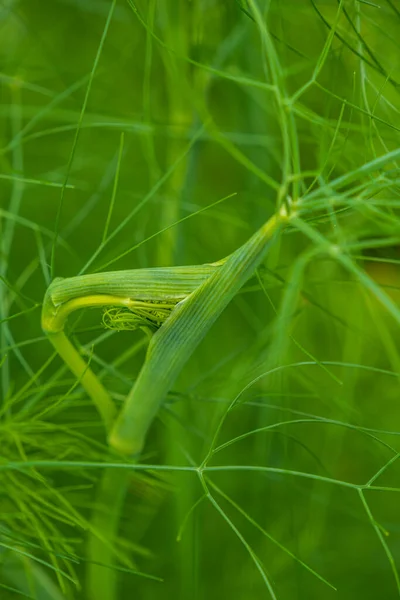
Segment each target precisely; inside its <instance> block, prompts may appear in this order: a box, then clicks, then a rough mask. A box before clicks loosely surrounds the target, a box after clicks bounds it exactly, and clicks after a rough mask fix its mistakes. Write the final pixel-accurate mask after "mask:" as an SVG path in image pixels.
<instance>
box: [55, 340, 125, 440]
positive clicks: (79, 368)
mask: <svg viewBox="0 0 400 600" xmlns="http://www.w3.org/2000/svg"><path fill="white" fill-rule="evenodd" d="M47 336H48V338H49V340H50V342H51V343H52V344H53V346H54V348H55V349H56V350H57V352H58V354H59V355H60V356H61V358H62V359H63V361H64V362H65V364H66V365H67V366H68V367H69V368H70V369H71V371H72V373H73V374H74V375H75V377H76V378H77V379H78V380H79V381H80V383H81V384H82V386H83V387H84V389H85V390H86V392H87V393H88V395H89V396H90V398H91V399H92V400H93V402H94V404H95V405H96V407H97V410H98V411H99V413H100V415H101V418H102V419H103V422H104V425H105V428H106V430H107V431H109V430H110V429H111V427H112V424H113V422H114V420H115V418H116V415H117V409H116V407H115V404H114V402H113V401H112V400H111V397H110V395H109V393H108V392H107V390H106V389H105V387H104V386H103V384H102V383H101V382H100V381H99V379H98V378H97V377H96V375H95V374H94V373H93V371H92V370H91V368H90V367H89V365H87V364H86V363H85V361H84V360H83V358H82V357H81V355H80V354H79V352H78V351H77V350H76V348H75V347H74V346H73V345H72V344H71V342H70V341H69V339H68V338H67V336H66V335H65V333H64V331H58V332H56V333H47Z"/></svg>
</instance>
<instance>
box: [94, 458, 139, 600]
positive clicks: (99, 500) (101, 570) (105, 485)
mask: <svg viewBox="0 0 400 600" xmlns="http://www.w3.org/2000/svg"><path fill="white" fill-rule="evenodd" d="M130 477H131V473H130V472H129V470H127V469H112V468H109V469H106V470H105V471H104V473H103V476H102V478H101V480H100V483H99V487H98V491H97V494H96V504H95V506H94V509H93V513H92V518H91V526H92V527H91V532H90V534H89V538H88V546H87V556H88V560H89V563H88V566H87V570H86V588H87V594H88V598H89V600H117V598H118V596H117V593H116V592H117V584H118V571H116V570H115V569H113V564H114V563H115V557H116V553H117V552H116V549H115V543H116V541H117V538H118V530H119V527H120V522H121V512H122V508H123V505H124V501H125V496H126V491H127V489H128V484H129V480H130ZM96 532H99V533H100V534H101V539H100V538H99V536H98V535H96Z"/></svg>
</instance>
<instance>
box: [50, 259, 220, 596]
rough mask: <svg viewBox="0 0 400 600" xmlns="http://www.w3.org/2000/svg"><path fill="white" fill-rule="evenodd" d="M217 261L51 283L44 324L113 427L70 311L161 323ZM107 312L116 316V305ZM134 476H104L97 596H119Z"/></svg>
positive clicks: (93, 553)
mask: <svg viewBox="0 0 400 600" xmlns="http://www.w3.org/2000/svg"><path fill="white" fill-rule="evenodd" d="M217 267H218V265H196V266H193V267H174V268H165V269H137V270H132V271H117V272H111V273H101V274H93V275H82V276H78V277H71V278H67V279H61V278H58V279H55V280H54V281H53V282H52V284H51V285H50V286H49V288H48V290H47V292H46V296H45V299H44V303H43V311H42V327H43V329H44V331H45V332H46V334H47V336H48V338H49V340H50V341H51V343H52V344H53V346H54V347H55V348H56V350H57V351H58V352H59V354H60V356H61V357H62V359H63V360H64V362H65V363H66V364H67V365H68V367H69V368H70V369H71V371H72V372H73V373H74V375H75V376H76V377H77V378H78V379H79V380H80V382H81V384H82V385H83V387H84V389H85V390H86V392H87V393H88V394H89V396H90V397H91V398H92V400H93V402H94V403H95V405H96V406H97V408H98V410H99V412H100V414H101V416H102V419H103V422H104V425H105V428H106V431H107V432H109V431H110V429H111V427H112V424H113V422H114V420H115V417H116V407H115V405H114V403H113V401H112V399H111V398H110V396H109V393H108V392H107V390H106V389H105V387H104V386H103V385H102V383H101V382H100V381H99V380H98V378H97V377H96V375H95V374H94V373H93V371H92V370H91V369H90V368H89V366H88V365H86V363H85V361H84V360H83V358H82V357H81V356H80V354H79V353H78V351H77V350H76V348H75V347H74V346H73V345H72V344H71V342H70V341H69V340H68V338H67V336H66V335H65V333H64V327H65V324H66V321H67V319H68V316H69V315H70V314H71V313H72V312H74V311H75V310H78V309H80V308H89V307H112V308H115V307H119V308H120V309H121V311H123V310H125V311H128V314H125V315H124V314H123V313H122V327H123V326H124V325H123V319H125V321H126V320H128V322H129V325H131V324H132V322H133V323H134V324H135V323H136V324H137V326H144V327H146V328H150V329H151V326H159V325H160V320H161V321H162V320H164V319H165V318H166V317H167V316H168V315H169V314H170V313H171V311H172V309H173V308H174V307H175V305H176V304H177V303H178V302H179V301H181V300H183V299H184V298H186V297H187V296H188V295H189V294H190V293H192V292H193V290H195V289H197V288H198V287H199V285H201V283H202V282H204V281H205V280H206V279H207V278H208V277H209V276H210V274H211V273H213V272H214V271H215V270H216V269H217ZM107 314H108V316H109V318H113V317H112V313H111V312H110V311H109V312H108V313H107ZM110 315H111V316H110ZM129 315H130V316H129ZM118 323H119V320H118ZM129 478H130V473H129V472H128V471H124V470H119V469H117V470H115V469H106V470H105V472H104V475H103V477H102V479H101V481H100V485H99V489H98V492H97V494H96V503H95V506H94V510H93V515H92V529H91V532H90V534H89V538H88V547H87V553H88V560H89V563H88V568H87V579H86V581H87V594H88V598H90V599H91V600H114V599H115V598H116V587H117V576H116V572H115V571H114V570H113V569H112V565H113V562H114V561H115V553H114V551H113V548H114V547H115V539H116V537H117V535H118V529H119V523H120V518H121V510H122V506H123V503H124V498H125V495H126V489H127V486H128V483H129ZM96 532H99V535H100V536H101V537H99V535H96ZM102 565H105V566H102Z"/></svg>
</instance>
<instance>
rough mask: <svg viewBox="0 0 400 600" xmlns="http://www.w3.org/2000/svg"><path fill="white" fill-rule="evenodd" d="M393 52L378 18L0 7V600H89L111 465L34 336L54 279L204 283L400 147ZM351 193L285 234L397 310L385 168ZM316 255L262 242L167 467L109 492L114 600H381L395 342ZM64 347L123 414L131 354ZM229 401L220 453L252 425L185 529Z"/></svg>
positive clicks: (213, 0) (377, 9)
mask: <svg viewBox="0 0 400 600" xmlns="http://www.w3.org/2000/svg"><path fill="white" fill-rule="evenodd" d="M260 20H261V22H262V23H263V26H260ZM399 40H400V7H399V5H398V3H397V2H396V1H395V0H391V1H389V0H382V1H381V2H379V6H378V4H376V3H374V2H366V1H365V2H364V1H363V2H361V0H345V1H342V2H336V1H335V0H324V1H321V0H293V1H285V2H280V1H279V0H271V1H266V0H259V1H258V3H257V2H253V1H252V0H251V1H250V0H249V2H246V1H245V0H238V1H236V2H235V1H234V0H225V1H222V0H147V1H145V0H139V1H137V2H135V3H129V2H125V1H123V0H118V1H117V2H110V1H109V0H107V1H106V0H40V1H39V0H3V2H2V3H1V5H0V67H1V68H0V70H1V72H0V89H1V105H0V115H1V116H0V123H1V126H0V147H1V149H0V236H1V239H0V244H1V255H0V275H1V281H0V286H1V287H0V310H1V315H0V317H1V357H2V358H1V360H0V363H1V370H0V375H1V396H2V401H3V409H2V411H1V419H2V420H1V425H0V448H1V451H0V452H1V455H0V469H1V470H0V480H1V481H0V486H1V487H0V584H1V586H2V588H1V592H0V596H1V598H2V599H3V598H4V599H5V600H8V599H11V600H12V599H14V598H24V597H30V598H37V599H38V600H45V599H50V598H53V599H60V598H65V599H73V598H76V599H86V598H88V599H89V598H92V596H90V593H91V592H90V589H89V587H88V585H87V583H86V581H87V571H88V568H89V567H88V565H89V562H88V560H89V559H88V555H87V537H88V529H90V527H89V525H88V523H89V522H90V518H91V517H90V515H91V512H92V509H93V507H94V506H95V505H96V493H97V492H96V490H97V487H98V482H99V480H100V478H101V475H102V469H101V468H92V467H90V465H89V463H90V462H97V463H101V462H104V461H106V462H118V461H119V460H120V459H119V458H118V457H115V456H111V457H110V456H109V455H108V450H107V448H106V445H105V438H104V434H103V432H102V428H101V424H100V423H99V422H98V415H97V413H96V411H95V410H94V408H93V407H92V406H91V405H90V403H89V402H88V399H87V397H85V394H84V392H83V390H81V388H80V387H79V386H76V382H75V381H74V379H73V377H72V376H71V375H70V373H69V372H68V371H67V369H66V368H65V367H63V366H62V364H61V361H60V359H59V358H58V357H55V356H54V355H52V349H51V347H50V344H49V343H48V341H47V340H46V339H45V337H44V336H43V335H42V332H41V329H40V305H41V302H42V298H43V295H44V293H45V290H46V288H47V286H48V285H49V283H50V281H51V278H52V277H53V276H62V277H67V276H74V275H77V274H79V273H81V272H94V271H96V270H100V271H102V270H112V269H123V268H124V269H130V268H132V269H133V268H139V267H147V266H168V265H176V264H197V263H206V262H213V261H216V260H218V259H220V258H222V257H223V256H226V255H228V254H229V253H231V252H233V251H234V250H235V249H236V248H237V247H239V246H240V244H242V243H243V242H244V241H246V240H247V239H248V237H250V235H251V234H252V233H253V232H254V231H255V230H256V229H257V228H258V227H259V226H260V225H261V224H262V223H263V222H264V221H265V220H266V219H267V218H268V217H269V216H270V215H271V214H272V213H273V211H274V207H275V204H276V198H277V189H278V188H279V186H281V190H282V189H284V190H285V194H288V195H291V196H293V197H294V198H295V199H297V197H296V195H299V196H302V195H304V194H306V193H307V191H308V190H309V189H310V186H313V189H316V188H317V187H318V186H323V185H324V184H326V183H329V182H330V181H331V180H332V179H334V177H337V176H340V175H342V174H344V173H347V172H349V171H351V170H353V169H356V168H357V167H360V166H361V165H363V164H364V163H366V162H368V161H371V160H373V159H374V158H376V157H377V156H381V155H382V154H385V153H387V152H390V151H392V150H395V149H396V148H398V146H399V139H400V138H399V128H400V115H399V109H398V107H399V85H400V59H399V56H400V50H399ZM303 86H304V87H303ZM296 152H297V153H298V156H299V159H298V161H297V162H298V164H299V165H300V170H298V169H297V170H296V160H297V159H296ZM288 165H289V166H290V169H289V170H290V173H288V172H287V171H285V169H286V168H287V166H288ZM271 182H273V183H272V184H271ZM274 182H275V183H274ZM359 183H360V186H361V188H360V189H361V192H360V195H359V196H358V195H357V194H358V192H357V189H356V188H354V189H353V190H350V191H349V189H348V188H346V189H345V190H342V192H341V193H342V194H343V197H344V198H345V199H346V193H347V192H349V196H351V197H352V198H353V199H354V202H353V204H351V203H350V202H348V203H347V204H346V202H345V203H344V205H343V207H342V210H339V209H338V210H337V211H336V209H335V203H334V196H335V194H333V193H332V197H330V199H329V198H327V199H326V198H325V196H323V195H322V196H321V198H322V200H321V203H320V206H319V208H318V209H313V210H311V209H310V211H309V213H307V215H306V216H307V218H308V219H309V223H310V225H311V226H312V227H313V228H314V229H315V231H319V232H322V233H323V235H324V236H326V238H328V239H329V240H330V241H332V242H333V243H336V244H338V245H340V246H342V247H343V248H348V252H349V255H350V256H351V257H352V260H353V261H354V264H356V265H358V266H357V268H359V269H362V271H361V272H363V273H364V272H365V273H366V274H367V276H368V277H369V278H371V279H368V281H373V282H377V284H379V285H380V286H381V287H380V288H379V289H381V290H383V291H384V292H385V294H387V296H386V297H388V298H390V300H391V301H392V302H393V303H394V304H398V300H399V297H400V296H399V286H400V273H399V260H400V254H399V243H400V240H399V238H400V222H399V219H398V208H399V206H400V203H399V188H398V167H397V164H396V163H394V162H393V163H391V164H390V166H388V167H387V169H386V172H385V176H382V177H381V178H380V179H379V177H378V175H376V177H375V179H374V178H373V177H372V178H371V179H368V178H367V179H366V180H363V179H362V178H361V179H360V178H359ZM362 186H364V187H362ZM278 191H279V190H278ZM233 194H234V195H233ZM226 197H227V198H226ZM224 198H226V199H225V200H223V199H224ZM370 199H373V202H375V204H374V203H373V204H372V208H371V205H370V204H368V202H369V200H370ZM221 200H223V201H222V202H219V201H221ZM110 206H111V207H112V213H111V218H110V222H109V229H108V234H107V236H106V238H104V231H105V224H106V221H107V215H108V214H109V211H110ZM208 207H209V208H208ZM198 211H202V212H200V213H199V214H194V213H197V212H198ZM191 215H193V216H191ZM186 218H187V220H186ZM182 219H185V220H183V222H181V223H179V224H176V222H177V221H180V220H182ZM55 235H56V237H55ZM104 239H105V241H104ZM313 245H314V243H313V242H312V241H311V240H309V239H307V238H306V236H304V235H303V234H302V233H300V232H298V231H295V230H290V231H289V232H288V233H287V235H284V236H282V238H281V239H280V242H279V245H278V246H277V247H276V248H274V249H273V250H272V251H271V253H270V254H269V255H268V257H267V259H266V261H265V264H264V265H263V267H262V268H261V269H260V271H259V273H258V277H255V278H253V279H252V280H251V281H249V282H248V284H247V285H246V286H245V288H244V290H243V291H242V292H241V293H240V294H239V295H238V296H237V297H236V299H235V300H234V301H233V302H232V303H231V305H230V306H229V307H228V309H227V310H226V311H225V312H224V314H223V315H222V317H221V318H220V319H219V320H218V322H217V323H216V325H215V326H214V327H213V329H212V330H211V332H210V333H209V335H208V336H207V338H206V339H205V340H204V342H203V343H202V344H201V345H200V347H199V348H198V350H197V351H196V353H195V354H194V355H193V356H192V357H191V359H190V360H189V363H188V365H187V366H186V368H185V369H184V371H183V373H182V375H181V377H180V379H179V381H178V382H177V384H176V386H175V388H174V390H172V391H171V393H170V395H169V397H168V401H167V403H166V406H165V407H164V408H163V410H162V411H161V412H160V415H159V418H158V419H157V421H156V422H155V424H154V426H153V427H152V430H151V434H150V437H149V440H148V444H147V446H146V449H145V454H144V456H143V462H148V463H149V464H152V465H165V466H166V468H165V470H164V471H162V472H158V471H151V472H149V473H143V474H141V475H135V476H133V477H132V483H131V485H130V487H129V492H128V495H127V498H126V499H125V501H124V508H123V516H122V519H121V524H120V539H118V540H113V543H114V545H115V547H116V548H117V549H118V551H119V552H120V555H121V556H122V555H123V556H124V557H125V558H121V556H119V558H118V565H119V567H120V570H119V571H117V572H116V576H117V587H116V591H115V593H114V597H115V598H116V599H117V598H118V599H121V600H122V599H125V598H129V597H131V596H132V597H137V598H140V599H142V598H143V599H144V600H150V599H152V600H153V599H158V598H160V599H161V598H162V599H165V598H177V599H180V600H189V599H190V600H203V599H206V598H207V599H210V600H214V599H215V600H216V599H217V598H218V599H219V598H233V599H234V600H247V599H249V598H257V599H258V598H271V597H272V598H274V597H276V598H279V599H280V600H305V599H307V600H317V599H318V600H320V599H324V600H325V599H326V600H330V599H331V598H332V599H334V598H335V599H338V600H354V599H356V598H363V599H371V600H372V599H376V598H383V599H387V600H391V599H392V598H393V599H394V598H397V597H399V595H400V583H399V578H398V575H397V570H396V566H397V565H398V564H399V561H400V521H399V500H398V492H399V489H400V488H399V484H398V478H399V475H400V470H399V465H398V463H397V462H396V458H397V457H398V454H397V453H398V452H399V442H398V435H399V432H400V410H399V379H398V378H399V374H400V368H399V367H400V355H399V345H400V344H399V335H398V323H399V321H398V320H396V318H393V312H392V315H389V313H388V311H387V310H386V308H387V307H386V308H385V307H384V306H382V304H381V303H379V302H378V300H377V298H376V295H374V294H373V293H371V287H370V286H369V284H368V283H365V282H364V283H363V282H362V281H360V279H359V278H358V279H357V277H356V276H355V275H354V273H350V272H349V271H348V270H345V269H344V268H343V265H339V264H338V263H337V262H336V261H335V260H334V258H332V257H329V256H327V255H326V254H323V253H322V252H320V253H317V254H315V255H314V256H312V257H311V255H307V252H309V251H310V248H312V247H313ZM53 247H54V255H53V259H54V260H53V259H52V248H53ZM304 257H308V258H304ZM302 261H303V262H302ZM52 271H53V272H52ZM70 332H71V334H72V335H73V339H74V341H75V343H76V344H77V345H78V346H79V347H80V349H81V350H82V352H83V353H86V356H88V355H91V360H92V362H91V364H92V366H93V369H94V370H95V371H96V372H97V373H99V374H100V375H101V377H102V380H103V382H104V383H105V385H106V386H107V388H108V389H110V391H111V392H112V394H113V397H114V398H115V399H116V401H118V402H119V403H122V402H123V398H124V397H125V395H126V393H127V392H128V390H129V389H130V387H131V385H132V382H133V381H134V380H135V377H136V375H137V373H138V371H139V369H140V366H141V364H142V362H143V359H144V354H145V347H146V343H147V340H146V337H145V336H144V334H142V333H139V332H136V333H131V332H119V333H118V332H117V333H116V332H108V331H106V330H105V329H104V327H103V326H102V324H101V313H100V312H99V311H87V312H86V313H84V314H80V315H79V317H74V319H72V322H71V323H70ZM321 361H322V362H324V364H321ZM326 361H330V364H325V363H326ZM304 363H307V364H304ZM254 380H255V381H254ZM253 381H254V383H253V384H252V385H249V384H250V382H253ZM247 386H248V387H247ZM238 394H241V395H240V402H238V405H237V407H236V408H235V410H232V411H231V412H230V413H229V414H228V415H227V417H226V420H225V421H224V423H223V425H222V428H221V431H220V434H219V438H218V442H217V445H219V444H222V443H223V442H227V441H229V440H232V439H233V438H235V437H236V436H239V435H242V434H245V433H249V432H251V431H253V430H255V429H258V428H265V427H270V428H269V429H267V430H264V431H262V432H259V433H254V434H252V435H248V436H246V437H244V438H243V439H242V440H240V441H237V442H236V443H233V444H231V445H228V446H227V447H225V448H224V449H222V450H221V451H220V452H219V453H217V454H216V455H215V456H213V457H212V458H211V461H210V466H215V467H217V466H221V467H224V468H223V469H221V470H215V471H209V472H207V473H206V478H207V481H208V485H209V488H208V489H209V493H210V496H209V497H205V498H203V500H201V501H200V503H199V504H198V505H196V506H195V508H194V510H193V511H191V508H192V507H193V506H194V505H195V503H196V502H197V500H199V499H200V498H201V497H202V495H203V490H202V487H201V484H200V481H199V477H198V475H197V472H196V470H195V469H193V466H197V465H199V464H200V463H201V462H202V460H203V459H204V457H205V456H206V454H207V451H208V449H209V447H210V443H211V440H212V437H213V434H214V432H215V431H216V428H217V426H218V424H219V423H221V419H222V418H223V415H224V414H225V411H226V408H227V406H229V404H230V403H231V402H232V400H233V399H234V398H235V397H236V396H237V395H238ZM24 461H28V462H29V461H30V462H29V466H28V467H27V468H26V469H23V468H22V467H18V468H14V467H13V468H9V467H7V465H9V464H11V463H12V464H14V463H18V464H20V463H21V462H24ZM76 461H77V462H78V463H79V465H77V466H74V465H73V464H72V463H73V462H76ZM67 463H68V464H67ZM168 465H169V466H171V468H170V469H169V468H168ZM173 465H179V466H185V465H186V466H189V467H190V468H191V469H192V470H189V471H188V472H175V471H174V469H173V468H172V466H173ZM250 466H251V467H252V468H249V467H250ZM381 470H382V471H381ZM299 473H300V476H299V475H298V474H299ZM304 473H305V474H308V475H306V476H303V475H301V474H304ZM372 480H373V481H372ZM368 482H371V484H372V483H374V485H375V486H380V488H381V489H375V490H364V492H363V491H362V489H361V488H358V487H357V486H363V485H366V484H368ZM396 486H397V487H396ZM112 510H113V509H112V506H110V513H111V512H112ZM182 528H183V531H182V532H181V529H182ZM177 537H178V538H179V540H177ZM293 555H295V557H297V558H298V559H299V560H301V561H303V563H306V565H308V566H309V567H310V568H312V569H313V570H314V571H315V572H316V573H317V574H318V575H319V576H320V577H321V578H324V579H325V580H327V581H328V582H329V583H330V584H331V585H332V586H334V587H335V588H336V590H334V589H331V588H330V587H329V586H328V585H327V584H326V583H325V582H324V581H322V580H321V579H318V577H316V576H315V575H314V574H312V573H311V572H310V571H309V570H307V569H306V567H305V566H304V565H302V564H300V563H299V562H298V560H296V558H294V557H293ZM111 568H112V567H111ZM124 569H125V571H124ZM104 570H105V571H107V568H106V567H105V568H104ZM129 570H131V571H132V570H134V571H136V572H139V574H138V573H136V574H134V573H132V572H128V571H129ZM61 571H62V572H63V573H66V574H67V575H68V577H70V579H68V578H67V577H66V576H64V575H63V574H62V573H61ZM143 574H151V575H152V576H155V577H159V578H161V579H162V580H163V581H162V582H161V581H153V580H151V579H148V578H146V577H143ZM104 598H105V600H110V599H109V598H106V597H104ZM99 600H102V599H101V598H99Z"/></svg>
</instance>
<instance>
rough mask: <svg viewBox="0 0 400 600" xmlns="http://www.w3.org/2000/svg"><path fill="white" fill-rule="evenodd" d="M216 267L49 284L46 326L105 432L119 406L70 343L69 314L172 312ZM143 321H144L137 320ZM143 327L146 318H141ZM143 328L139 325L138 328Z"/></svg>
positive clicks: (135, 272) (129, 273) (149, 271)
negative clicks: (101, 309) (104, 309)
mask: <svg viewBox="0 0 400 600" xmlns="http://www.w3.org/2000/svg"><path fill="white" fill-rule="evenodd" d="M216 268H217V265H196V266H192V267H190V266H189V267H171V268H165V269H161V268H160V269H136V270H130V271H115V272H110V273H98V274H92V275H81V276H78V277H70V278H66V279H62V278H57V279H55V280H54V281H53V282H52V283H51V285H50V286H49V288H48V290H47V292H46V295H45V298H44V302H43V310H42V328H43V330H44V331H45V332H46V334H47V336H48V338H49V340H50V342H51V343H52V344H53V346H54V348H55V349H56V350H57V352H58V353H59V354H60V356H61V358H62V359H63V360H64V362H65V363H66V364H67V365H68V367H69V368H70V369H71V371H72V372H73V373H74V375H75V376H76V377H77V378H78V379H79V381H80V382H81V384H82V386H83V387H84V389H85V390H86V392H87V393H88V394H89V396H90V397H91V399H92V400H93V402H94V404H95V405H96V407H97V409H98V411H99V413H100V415H101V417H102V419H103V422H104V425H105V427H106V430H107V431H109V430H110V428H111V426H112V424H113V421H114V419H115V417H116V407H115V405H114V403H113V401H112V399H111V398H110V395H109V393H108V392H107V390H106V389H105V387H104V386H103V385H102V383H101V382H100V381H99V380H98V378H97V377H96V376H95V374H94V373H93V371H92V370H91V369H90V367H89V366H88V365H87V364H86V363H85V361H84V360H83V358H82V357H81V355H80V354H79V353H78V351H77V350H76V348H75V347H74V346H73V345H72V344H71V342H70V341H69V340H68V338H67V336H66V335H65V333H64V328H65V324H66V321H67V319H68V317H69V315H70V314H71V313H72V312H74V311H76V310H78V309H81V308H95V307H107V306H108V307H122V308H125V309H127V310H128V311H131V312H132V314H134V312H135V310H139V311H142V313H143V310H144V309H146V310H147V311H148V312H150V311H152V310H153V309H154V310H156V308H157V306H158V305H157V304H152V303H159V302H163V307H166V308H167V312H168V310H169V312H170V311H171V310H172V309H173V308H174V306H175V305H176V304H177V303H178V302H179V301H180V300H183V299H184V298H186V297H187V296H188V294H190V293H191V292H193V290H195V289H196V288H197V287H198V286H199V285H200V284H201V283H202V282H203V281H205V280H206V279H207V278H208V277H209V275H210V273H212V272H213V271H214V270H215V269H216ZM139 321H140V320H139ZM141 323H142V325H143V326H145V324H146V320H143V318H142V320H141ZM138 326H140V324H139V325H138Z"/></svg>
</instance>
